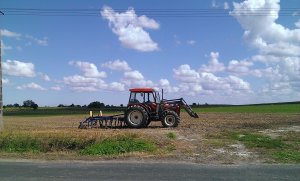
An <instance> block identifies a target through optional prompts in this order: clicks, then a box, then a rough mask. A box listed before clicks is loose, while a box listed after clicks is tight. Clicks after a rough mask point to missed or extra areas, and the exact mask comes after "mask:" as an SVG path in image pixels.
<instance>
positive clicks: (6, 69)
mask: <svg viewBox="0 0 300 181" xmlns="http://www.w3.org/2000/svg"><path fill="white" fill-rule="evenodd" d="M2 67H3V73H4V74H5V75H12V76H18V77H35V75H36V74H35V72H34V64H32V63H25V62H21V61H17V60H7V61H6V62H3V64H2Z"/></svg>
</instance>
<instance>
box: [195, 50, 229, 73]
mask: <svg viewBox="0 0 300 181" xmlns="http://www.w3.org/2000/svg"><path fill="white" fill-rule="evenodd" d="M218 59H219V52H210V61H209V62H208V65H202V67H201V68H200V69H199V71H200V72H202V71H204V72H222V71H224V70H225V66H224V64H223V63H220V62H219V60H218Z"/></svg>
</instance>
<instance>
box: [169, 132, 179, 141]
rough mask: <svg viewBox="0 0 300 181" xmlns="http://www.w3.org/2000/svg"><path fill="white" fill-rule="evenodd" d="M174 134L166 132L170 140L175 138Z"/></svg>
mask: <svg viewBox="0 0 300 181" xmlns="http://www.w3.org/2000/svg"><path fill="white" fill-rule="evenodd" d="M176 137H177V136H176V134H175V133H173V132H169V133H167V138H169V139H171V140H175V139H176Z"/></svg>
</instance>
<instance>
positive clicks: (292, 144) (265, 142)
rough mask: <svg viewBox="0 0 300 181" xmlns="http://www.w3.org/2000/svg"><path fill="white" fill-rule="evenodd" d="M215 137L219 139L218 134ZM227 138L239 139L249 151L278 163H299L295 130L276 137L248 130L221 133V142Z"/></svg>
mask: <svg viewBox="0 0 300 181" xmlns="http://www.w3.org/2000/svg"><path fill="white" fill-rule="evenodd" d="M208 138H213V136H210V137H208ZM216 138H218V139H221V138H220V135H216ZM228 140H234V141H239V142H241V143H242V144H244V145H245V146H246V148H247V149H249V150H250V151H251V150H252V151H254V152H256V153H260V154H262V155H264V157H269V158H272V159H273V160H275V161H276V162H279V163H300V149H299V148H300V143H299V135H298V133H297V132H289V133H288V134H285V135H283V136H280V137H277V138H271V137H269V136H265V135H262V134H259V133H249V132H225V133H223V142H228ZM219 141H220V140H219ZM223 146H224V145H223Z"/></svg>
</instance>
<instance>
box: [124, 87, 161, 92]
mask: <svg viewBox="0 0 300 181" xmlns="http://www.w3.org/2000/svg"><path fill="white" fill-rule="evenodd" d="M129 91H130V92H154V91H155V90H154V89H152V88H132V89H129Z"/></svg>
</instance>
